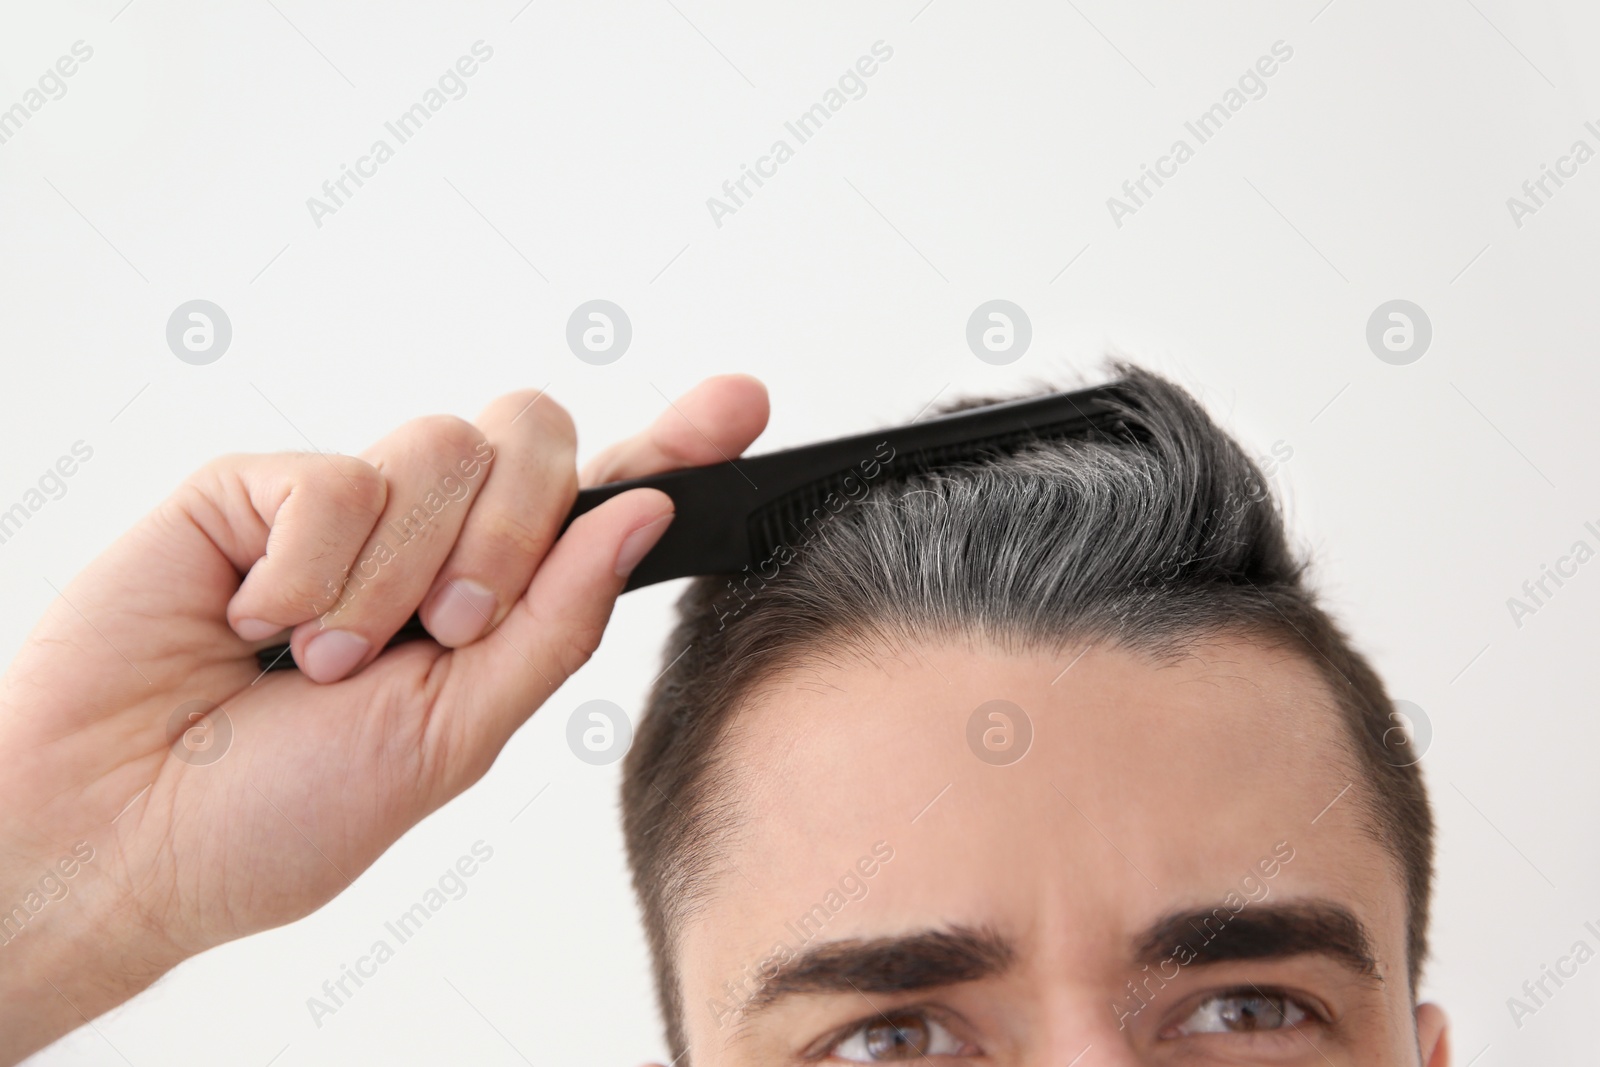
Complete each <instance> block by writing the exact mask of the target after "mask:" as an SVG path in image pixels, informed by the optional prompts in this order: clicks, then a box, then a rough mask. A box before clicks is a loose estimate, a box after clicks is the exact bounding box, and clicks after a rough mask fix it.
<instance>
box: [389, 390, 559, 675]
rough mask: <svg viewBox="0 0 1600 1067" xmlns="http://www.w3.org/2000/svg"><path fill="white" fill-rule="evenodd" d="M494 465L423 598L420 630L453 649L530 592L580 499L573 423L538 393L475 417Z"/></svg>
mask: <svg viewBox="0 0 1600 1067" xmlns="http://www.w3.org/2000/svg"><path fill="white" fill-rule="evenodd" d="M477 426H478V428H479V429H480V430H481V431H482V432H483V434H484V436H485V437H486V438H487V439H488V441H489V444H490V445H491V446H492V447H493V448H494V457H495V458H494V467H493V469H491V470H490V472H489V475H488V479H487V480H486V481H485V482H484V483H483V486H482V488H480V489H479V490H478V495H477V498H476V499H475V500H473V502H472V510H471V511H469V512H468V513H467V521H466V525H465V526H463V527H462V528H461V534H460V536H459V537H457V538H456V543H455V547H454V548H452V549H451V550H450V555H449V557H448V558H447V559H446V560H445V562H444V565H443V566H442V567H440V568H439V573H438V575H437V576H436V577H435V578H434V581H433V586H432V588H431V589H430V590H429V591H428V595H427V596H426V597H425V598H424V599H423V602H422V609H421V612H420V614H421V616H422V622H423V625H424V626H426V627H427V629H428V632H429V633H430V634H432V635H433V637H434V640H436V641H438V642H439V643H440V644H441V645H445V646H447V647H450V648H458V647H460V646H462V645H465V644H469V643H470V642H472V641H475V640H477V638H478V636H479V635H480V634H482V633H484V631H486V630H488V629H489V627H491V626H493V625H495V624H496V623H498V622H499V621H500V620H501V619H503V618H504V617H505V615H506V613H507V612H509V611H510V610H511V607H512V605H513V604H515V603H516V602H517V599H518V598H519V597H521V596H522V593H523V591H524V590H525V589H527V588H528V580H529V579H530V578H532V577H533V571H534V568H535V567H537V566H538V565H539V561H540V560H542V559H543V558H544V556H545V553H547V552H548V551H550V546H551V545H552V544H554V543H555V539H556V535H557V534H558V533H560V532H561V523H562V522H563V521H564V520H565V519H566V517H567V513H568V512H569V511H571V510H572V502H573V500H574V498H576V496H577V494H578V473H577V466H576V462H575V457H576V455H577V448H578V437H577V431H576V430H575V429H574V427H573V425H572V418H571V416H569V415H568V414H567V412H566V411H565V410H564V409H563V408H562V407H561V405H559V404H557V403H556V402H555V401H554V400H552V399H550V398H549V397H547V396H544V395H542V394H541V393H540V392H539V391H538V390H531V389H530V390H523V391H520V392H516V393H510V394H508V395H506V396H503V397H501V398H500V399H498V400H496V401H495V402H494V403H492V404H490V405H489V406H488V407H487V408H485V409H484V412H483V414H482V415H480V416H479V417H478V421H477Z"/></svg>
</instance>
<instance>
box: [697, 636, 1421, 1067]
mask: <svg viewBox="0 0 1600 1067" xmlns="http://www.w3.org/2000/svg"><path fill="white" fill-rule="evenodd" d="M814 659H815V662H810V663H809V664H808V665H806V666H804V667H799V668H795V669H792V670H790V671H788V672H785V673H784V674H781V675H779V676H777V677H774V678H772V679H770V680H768V681H767V682H766V683H765V684H763V685H761V686H760V687H759V688H758V690H757V691H756V692H755V693H753V694H752V696H751V697H750V699H749V700H748V702H747V706H746V707H744V708H743V709H742V710H741V711H740V712H739V713H738V718H737V719H736V720H735V722H734V724H733V727H732V730H731V735H730V738H729V741H728V745H727V749H726V751H725V753H724V759H723V761H722V763H723V771H722V774H723V775H725V777H724V778H722V781H723V782H724V783H725V784H724V785H723V787H722V795H723V796H725V797H728V798H734V800H735V803H736V805H737V807H736V820H737V821H736V828H735V830H734V831H733V832H732V833H730V834H728V835H727V836H726V838H725V839H723V840H719V841H718V843H717V849H718V851H717V860H718V865H719V867H720V869H721V870H722V875H721V880H720V885H719V886H718V887H717V888H716V890H715V891H714V892H713V893H712V894H711V896H710V899H709V901H708V904H707V907H706V910H704V911H703V912H701V913H700V914H699V915H698V917H697V918H695V919H694V920H693V921H692V922H691V923H689V924H688V925H686V926H685V927H684V929H683V930H682V931H681V950H680V957H679V961H678V966H679V973H680V976H681V981H682V988H683V990H684V1002H685V1026H686V1034H687V1037H688V1040H689V1046H690V1049H691V1050H692V1057H691V1058H692V1060H693V1062H694V1063H695V1064H696V1067H722V1065H734V1064H799V1063H811V1062H826V1063H830V1064H832V1063H844V1062H898V1061H911V1060H915V1061H918V1062H924V1063H926V1064H928V1065H929V1067H933V1065H940V1067H942V1065H945V1064H950V1065H952V1067H954V1065H956V1064H961V1063H968V1062H972V1063H984V1064H991V1065H996V1067H999V1065H1006V1067H1012V1065H1015V1067H1022V1065H1030V1067H1031V1065H1038V1067H1044V1065H1046V1064H1049V1065H1055V1067H1062V1065H1066V1064H1074V1065H1077V1067H1134V1065H1141V1067H1142V1065H1152V1067H1153V1065H1169V1064H1172V1065H1176V1064H1183V1065H1186V1067H1189V1065H1196V1067H1198V1065H1212V1064H1237V1065H1246V1064H1248V1065H1257V1064H1261V1065H1265V1064H1272V1065H1275V1067H1284V1065H1291V1064H1292V1065H1297V1067H1298V1065H1306V1067H1312V1065H1327V1064H1333V1065H1341V1067H1342V1065H1345V1064H1349V1065H1358V1064H1359V1065H1363V1067H1389V1065H1392V1067H1400V1065H1406V1067H1412V1065H1426V1067H1447V1065H1448V1062H1449V1043H1448V1040H1447V1038H1446V1024H1445V1018H1444V1015H1443V1013H1442V1012H1441V1011H1440V1010H1439V1009H1438V1008H1437V1007H1435V1006H1433V1005H1430V1004H1423V1005H1421V1006H1416V1005H1414V1003H1413V999H1412V995H1411V992H1410V990H1409V988H1408V984H1407V979H1406V958H1405V915H1406V913H1405V905H1404V895H1403V888H1402V884H1401V881H1400V877H1399V873H1398V869H1397V867H1396V865H1395V863H1394V862H1393V861H1392V859H1391V858H1390V856H1389V855H1388V853H1387V852H1386V851H1385V850H1384V847H1383V846H1382V845H1381V844H1380V843H1378V842H1377V841H1375V840H1373V838H1372V837H1371V836H1370V835H1369V834H1368V833H1367V832H1366V830H1365V827H1364V825H1363V822H1362V813H1361V808H1360V800H1361V799H1362V788H1363V787H1362V785H1361V783H1360V782H1359V781H1358V780H1357V776H1356V774H1355V773H1354V772H1353V770H1352V769H1351V767H1352V762H1351V760H1350V759H1348V758H1347V757H1346V755H1345V752H1346V749H1345V745H1344V741H1343V739H1342V736H1341V735H1340V733H1339V726H1338V723H1337V720H1336V718H1335V711H1334V709H1333V706H1332V704H1331V698H1330V695H1329V694H1328V692H1327V690H1326V688H1325V687H1324V685H1323V683H1322V682H1321V680H1320V678H1319V677H1318V676H1317V675H1316V674H1315V672H1314V671H1313V669H1312V667H1311V666H1310V665H1309V664H1308V663H1307V662H1306V661H1305V660H1304V659H1303V658H1302V657H1301V656H1300V655H1299V654H1297V653H1294V652H1291V651H1287V650H1283V649H1275V648H1270V647H1266V646H1265V645H1264V644H1263V643H1260V642H1253V641H1250V640H1247V639H1245V638H1243V637H1225V638H1217V639H1213V640H1211V641H1209V642H1208V643H1206V644H1204V645H1202V646H1200V647H1197V648H1195V649H1193V651H1192V654H1190V655H1188V656H1187V657H1186V658H1183V659H1182V660H1181V661H1179V662H1165V663H1161V662H1157V661H1155V660H1153V659H1151V658H1149V657H1146V656H1143V655H1140V654H1137V653H1134V652H1131V651H1128V650H1125V649H1121V648H1118V647H1116V646H1112V645H1109V644H1105V643H1101V644H1095V645H1091V646H1082V645H1080V646H1077V647H1071V648H1066V649H1063V650H1061V651H1060V652H1051V653H1048V654H1047V653H1026V654H1019V653H1015V652H1004V651H1001V650H999V649H998V648H995V647H992V646H989V645H985V644H983V643H982V642H979V641H976V640H973V641H966V640H960V639H955V638H951V639H948V640H940V641H937V642H934V641H929V640H921V641H918V640H913V639H903V640H894V641H874V642H871V643H867V644H860V645H858V646H857V647H854V648H852V649H851V650H849V651H848V652H846V653H844V654H842V655H841V654H831V655H828V656H825V657H814ZM1069 664H1070V665H1071V666H1070V669H1067V670H1066V671H1065V673H1063V669H1064V668H1067V667H1068V665H1069ZM997 698H999V699H1005V700H1009V701H1012V702H1014V703H1015V704H1016V705H1017V706H1019V707H1020V708H1022V709H1023V710H1024V712H1025V713H1026V714H1027V716H1028V717H1029V719H1030V720H1031V722H1032V724H1033V728H1034V736H1033V739H1032V744H1031V747H1030V748H1028V750H1027V751H1026V755H1024V756H1023V757H1022V758H1021V759H1020V760H1018V761H1017V762H1014V763H1012V764H1010V765H1007V766H995V765H990V764H987V763H984V762H981V761H980V760H979V759H978V758H976V757H975V755H974V753H973V751H972V750H971V749H969V747H968V743H967V740H966V729H967V721H968V718H969V716H970V715H971V714H972V712H973V710H974V709H975V708H977V707H978V706H979V705H980V704H983V703H984V702H986V701H989V700H993V699H997ZM1012 736H1013V738H1014V737H1015V736H1016V735H1015V734H1013V735H1012ZM994 740H996V741H1003V740H1004V738H1003V737H1000V736H998V735H997V736H996V737H995V738H994ZM1352 781H1355V782H1356V784H1355V785H1353V786H1351V783H1352ZM1347 786H1350V788H1349V789H1348V790H1347V789H1346V787H1347ZM1336 798H1337V800H1336ZM1330 804H1331V806H1329V805H1330ZM875 845H876V846H877V851H878V853H879V855H878V856H877V857H874V855H873V853H874V846H875ZM886 850H892V858H890V859H888V860H887V861H886V862H874V859H881V854H882V853H883V852H884V851H886ZM1285 855H1287V856H1289V857H1290V858H1288V859H1287V860H1283V859H1282V857H1283V856H1285ZM1275 859H1276V860H1277V862H1274V861H1275ZM862 861H865V863H864V864H863V866H861V867H858V866H857V865H858V863H862ZM864 869H872V870H873V873H872V874H871V876H870V877H859V875H860V872H861V871H862V870H864ZM1268 872H1270V873H1268ZM852 873H854V874H856V875H857V876H858V877H856V878H854V879H846V876H847V875H849V874H852ZM841 885H843V886H844V888H845V890H846V892H841V893H840V894H839V895H838V896H836V897H834V898H833V899H832V901H831V902H830V901H828V899H827V897H826V894H827V893H828V892H829V891H830V890H838V889H840V887H841ZM1230 891H1233V892H1235V893H1237V894H1238V895H1237V896H1236V897H1235V898H1234V901H1235V904H1230V905H1229V906H1228V910H1227V911H1226V912H1225V914H1226V915H1227V916H1230V917H1232V916H1234V915H1235V910H1234V909H1235V906H1237V908H1238V910H1237V918H1234V919H1232V921H1231V922H1230V923H1229V924H1228V925H1227V926H1226V927H1223V926H1220V925H1219V926H1218V927H1217V928H1216V929H1215V930H1214V938H1215V944H1217V945H1222V944H1226V943H1227V938H1228V937H1229V931H1230V930H1232V931H1235V932H1238V931H1243V930H1244V929H1245V926H1246V924H1247V923H1248V921H1249V920H1250V919H1252V918H1255V917H1259V916H1264V915H1267V914H1268V913H1269V912H1271V911H1272V909H1282V908H1284V907H1285V906H1291V907H1292V906H1301V907H1306V906H1333V907H1337V908H1343V909H1345V910H1347V911H1348V913H1349V914H1350V915H1351V916H1353V917H1354V918H1355V919H1356V920H1357V921H1358V922H1359V923H1360V925H1361V926H1362V927H1363V928H1364V930H1365V932H1366V935H1367V938H1368V941H1369V943H1370V950H1371V956H1372V957H1373V964H1374V966H1373V973H1372V974H1370V975H1366V974H1362V973H1359V971H1358V969H1356V968H1354V967H1352V966H1350V965H1349V964H1348V963H1347V962H1345V961H1343V960H1341V959H1338V958H1335V957H1333V956H1330V955H1329V954H1327V953H1324V952H1321V951H1302V950H1299V949H1296V950H1295V951H1291V952H1288V953H1286V954H1272V955H1269V956H1267V957H1264V958H1259V959H1244V960H1224V961H1216V962H1206V961H1205V960H1202V959H1199V958H1197V957H1188V958H1186V959H1184V960H1183V961H1182V962H1179V963H1173V962H1168V963H1167V964H1165V965H1163V966H1161V967H1159V969H1157V970H1156V972H1155V973H1156V974H1157V976H1158V978H1159V976H1160V975H1162V974H1165V975H1167V976H1169V977H1171V980H1170V981H1166V982H1164V983H1163V982H1160V981H1151V982H1149V983H1148V984H1147V985H1146V987H1145V988H1146V990H1147V994H1146V996H1145V997H1144V998H1143V1002H1144V1003H1145V1005H1146V1006H1144V1007H1142V1008H1139V1010H1137V1011H1132V1012H1131V1013H1130V1012H1129V1009H1130V1008H1133V1007H1138V1005H1139V1003H1140V1001H1136V1000H1134V999H1133V998H1132V996H1131V994H1130V993H1129V991H1128V990H1129V987H1128V986H1127V984H1126V983H1128V982H1130V981H1137V980H1139V979H1141V978H1142V977H1148V976H1149V975H1150V973H1151V972H1150V971H1146V970H1141V966H1140V964H1139V962H1138V961H1137V960H1136V958H1135V956H1136V952H1135V949H1136V945H1137V942H1138V941H1139V940H1140V932H1141V931H1144V930H1146V928H1148V927H1149V926H1150V925H1151V924H1152V923H1155V922H1157V921H1158V920H1159V919H1161V918H1162V917H1163V916H1166V915H1169V914H1172V913H1175V912H1181V911H1184V910H1187V909H1192V908H1196V907H1200V908H1205V909H1210V908H1211V907H1213V906H1214V905H1216V904H1219V903H1221V902H1223V901H1224V899H1225V898H1226V897H1227V895H1228V894H1229V892H1230ZM863 894H864V895H863ZM1239 902H1242V903H1239ZM819 903H821V904H823V905H824V910H823V912H822V914H823V916H824V919H823V920H822V921H814V922H813V925H812V926H811V927H809V928H807V929H806V930H804V931H800V930H797V928H795V927H793V926H791V925H789V924H790V923H791V921H792V920H795V919H797V918H798V917H800V916H803V915H805V914H806V913H807V912H808V910H809V909H811V908H812V907H813V905H817V904H819ZM835 908H836V909H837V910H834V909H835ZM1288 925H1289V927H1290V929H1291V930H1298V931H1300V932H1302V933H1303V932H1304V931H1305V930H1306V929H1307V928H1308V927H1307V925H1306V924H1305V923H1303V922H1291V923H1289V924H1288ZM952 930H966V931H986V932H988V933H989V934H990V935H992V936H993V937H994V938H996V939H997V940H999V941H1002V942H1004V943H1005V944H1006V945H1008V946H1009V948H1010V950H1011V959H1010V962H1009V963H1008V964H1007V965H1004V966H1000V967H997V968H995V969H994V973H990V974H984V975H978V976H967V977H964V978H960V979H959V980H953V981H946V982H943V984H931V985H928V986H926V987H919V988H910V989H897V988H887V989H886V990H885V991H875V990H876V989H879V988H882V987H885V986H889V987H892V986H893V984H894V983H890V982H880V983H879V985H878V986H874V985H873V984H872V983H873V982H874V980H875V979H874V978H873V976H872V971H871V969H870V968H864V969H860V970H858V971H857V972H855V974H854V975H853V976H852V977H851V979H850V981H849V982H848V983H840V982H838V981H833V982H832V983H831V984H832V985H833V986H835V987H836V988H831V989H830V988H815V987H814V986H815V985H818V984H820V985H822V986H827V985H829V984H830V983H829V982H820V983H813V986H812V987H806V988H802V989H801V990H800V991H797V992H788V993H786V994H780V995H778V996H777V997H776V998H775V999H773V1000H772V1002H771V1003H765V1004H761V1001H760V998H754V999H752V997H751V994H752V993H753V992H754V991H755V990H756V989H757V987H758V985H759V983H760V981H761V979H762V978H763V966H762V961H768V962H769V963H770V966H769V967H767V968H766V971H767V972H768V973H770V972H772V971H782V970H784V968H785V966H788V967H791V968H792V967H793V964H792V962H791V956H794V955H798V954H800V953H801V952H811V953H826V952H827V951H828V949H829V948H835V949H838V948H843V949H849V948H850V947H851V946H859V945H862V944H864V943H866V944H870V943H873V942H875V941H878V940H879V939H890V938H896V937H903V936H905V935H908V934H912V933H916V932H919V931H952ZM1236 936H1237V933H1236ZM1193 941H1194V943H1197V944H1204V942H1203V941H1202V939H1201V938H1200V937H1199V936H1198V935H1196V936H1195V938H1194V939H1193ZM779 942H781V943H782V944H783V946H784V947H783V948H782V949H780V948H778V945H777V943H779ZM1290 947H1291V948H1293V947H1294V946H1290ZM902 958H904V957H902ZM1170 959H1171V957H1170V956H1169V961H1170ZM1183 963H1187V965H1183ZM729 982H731V985H728V984H726V983H729ZM791 984H794V983H791ZM801 984H802V985H803V983H801ZM1241 987H1243V988H1244V989H1245V990H1246V991H1247V992H1248V991H1251V990H1252V989H1257V988H1258V989H1259V990H1261V991H1264V992H1265V991H1283V992H1285V993H1288V994H1291V995H1293V996H1294V997H1295V998H1297V999H1298V1000H1301V1001H1304V1003H1305V1005H1307V1006H1309V1007H1315V1009H1316V1010H1315V1011H1314V1012H1310V1013H1308V1015H1309V1017H1307V1018H1305V1019H1302V1020H1301V1021H1299V1022H1297V1023H1295V1024H1294V1025H1292V1026H1282V1025H1281V1024H1280V1025H1279V1027H1278V1029H1276V1030H1260V1031H1256V1032H1253V1033H1252V1032H1241V1031H1239V1030H1237V1029H1235V1030H1234V1031H1233V1032H1226V1030H1224V1032H1220V1033H1187V1034H1185V1033H1179V1032H1178V1031H1179V1030H1181V1029H1182V1028H1184V1026H1185V1024H1186V1022H1187V1024H1188V1026H1189V1027H1190V1028H1191V1029H1193V1028H1196V1027H1203V1025H1204V1017H1205V1016H1204V1013H1205V1011H1206V1010H1208V1009H1207V1008H1206V1007H1205V1004H1206V1002H1207V1001H1208V1000H1210V1001H1211V1002H1212V1004H1211V1006H1212V1007H1216V1006H1218V1002H1216V1001H1215V1000H1214V999H1212V998H1214V997H1216V996H1217V995H1219V994H1224V993H1228V992H1230V991H1233V990H1237V989H1239V988H1241ZM1231 1003H1232V1005H1233V1006H1235V1007H1238V1006H1239V1002H1237V1001H1234V1002H1231ZM757 1004H761V1006H760V1007H759V1008H755V1007H751V1006H753V1005H757ZM740 1008H746V1010H742V1011H741V1010H738V1009H740ZM1197 1011H1199V1012H1200V1013H1201V1014H1200V1015H1199V1016H1197V1014H1196V1013H1197ZM1319 1015H1320V1016H1323V1017H1325V1018H1326V1020H1327V1021H1321V1020H1319V1019H1318V1018H1317V1016H1319ZM1197 1018H1199V1019H1201V1020H1202V1021H1201V1022H1200V1023H1196V1022H1195V1020H1196V1019H1197ZM930 1019H931V1020H934V1021H936V1022H939V1023H940V1024H941V1025H942V1026H943V1027H944V1028H945V1034H947V1035H948V1036H947V1037H945V1036H944V1035H942V1034H934V1033H932V1032H931V1031H929V1030H927V1029H920V1030H919V1028H926V1027H927V1026H928V1025H929V1023H928V1020H930ZM891 1023H892V1024H894V1025H891ZM862 1024H867V1025H868V1026H876V1029H875V1030H874V1031H873V1033H872V1034H869V1033H867V1032H866V1031H863V1030H862V1029H861V1026H862ZM896 1026H898V1027H901V1028H902V1030H903V1032H904V1033H905V1034H909V1035H912V1036H917V1035H919V1034H920V1037H919V1038H918V1039H919V1040H921V1039H924V1038H926V1039H929V1040H932V1039H933V1038H935V1037H937V1038H939V1039H941V1040H944V1041H945V1045H944V1047H945V1048H946V1050H947V1051H946V1052H942V1053H941V1052H935V1051H931V1050H930V1052H929V1053H928V1054H927V1056H926V1057H925V1058H924V1056H923V1055H922V1054H920V1053H917V1052H914V1051H902V1052H895V1051H893V1047H892V1041H890V1039H891V1038H893V1037H894V1035H895V1027H896ZM873 1034H875V1035H876V1038H877V1039H878V1040H879V1042H880V1043H881V1044H882V1046H883V1049H882V1051H880V1052H876V1053H874V1052H870V1051H869V1050H868V1049H867V1047H866V1044H865V1041H866V1039H867V1038H868V1037H870V1036H873ZM852 1035H853V1036H852ZM852 1040H853V1042H854V1043H853V1044H852V1043H851V1042H852ZM933 1047H934V1049H937V1048H939V1047H940V1046H938V1045H935V1046H933ZM830 1048H831V1049H832V1058H830V1052H829V1050H830Z"/></svg>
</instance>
